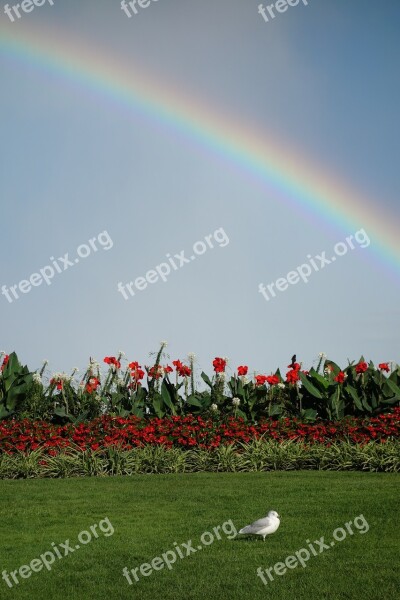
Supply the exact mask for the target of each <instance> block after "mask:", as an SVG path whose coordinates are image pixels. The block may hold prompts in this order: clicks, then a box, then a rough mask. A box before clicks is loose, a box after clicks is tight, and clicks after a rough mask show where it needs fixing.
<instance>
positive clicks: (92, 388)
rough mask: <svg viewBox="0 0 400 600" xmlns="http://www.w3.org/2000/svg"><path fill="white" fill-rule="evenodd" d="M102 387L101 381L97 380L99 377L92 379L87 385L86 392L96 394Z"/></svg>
mask: <svg viewBox="0 0 400 600" xmlns="http://www.w3.org/2000/svg"><path fill="white" fill-rule="evenodd" d="M99 385H100V380H99V379H97V377H91V378H90V379H89V381H88V382H87V384H86V387H85V389H86V391H87V393H88V394H92V393H93V392H95V391H96V390H97V388H98V387H99Z"/></svg>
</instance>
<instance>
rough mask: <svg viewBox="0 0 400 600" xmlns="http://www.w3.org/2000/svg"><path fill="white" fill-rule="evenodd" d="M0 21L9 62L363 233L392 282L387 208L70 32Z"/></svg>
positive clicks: (395, 257)
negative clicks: (96, 100)
mask: <svg viewBox="0 0 400 600" xmlns="http://www.w3.org/2000/svg"><path fill="white" fill-rule="evenodd" d="M19 25H20V26H19V27H18V28H14V27H13V28H12V29H13V30H12V31H10V27H9V26H8V27H6V26H5V24H4V21H3V22H1V23H0V51H1V53H2V55H3V60H4V59H5V60H6V61H8V62H9V63H11V64H13V63H17V64H18V65H19V67H20V66H21V64H22V65H23V66H24V67H25V68H26V69H34V70H36V71H37V72H38V73H40V74H42V75H44V76H48V77H49V80H51V82H52V84H53V85H54V80H57V79H58V81H59V82H60V84H61V85H66V86H73V87H76V88H77V89H78V90H79V91H80V92H81V93H82V95H84V94H87V95H88V96H90V97H93V95H95V96H96V97H98V98H99V99H100V100H103V102H104V104H105V105H110V106H111V107H112V108H113V109H114V110H115V109H116V108H117V109H118V110H119V111H120V112H125V113H127V114H128V115H130V116H131V117H132V118H137V117H138V116H140V117H141V119H144V118H145V119H147V121H148V122H149V123H150V124H151V125H153V126H154V125H156V126H157V127H159V128H161V129H162V130H165V129H167V130H168V131H170V132H173V134H174V135H175V137H177V136H178V137H181V138H182V140H183V141H185V142H187V140H189V141H190V143H192V144H193V145H194V146H195V147H197V148H201V149H203V150H204V151H205V152H206V154H207V155H208V156H209V157H210V158H211V159H215V158H217V159H218V160H222V161H223V162H224V163H225V164H226V165H227V166H228V167H232V166H233V167H234V169H235V173H236V174H237V173H242V175H243V176H244V177H249V179H250V181H251V182H252V183H253V184H255V185H257V186H260V185H261V187H262V189H263V190H264V191H266V192H267V193H268V197H269V198H271V199H273V200H275V201H282V202H284V203H286V204H287V205H288V206H289V207H290V208H291V209H292V210H295V211H296V212H297V213H298V214H300V215H301V216H302V217H303V218H308V219H310V220H311V221H313V222H314V223H315V225H316V226H317V227H319V228H321V227H324V228H325V229H326V230H329V231H330V232H331V233H332V235H333V234H337V232H338V231H339V232H345V233H348V231H349V230H354V228H355V229H357V228H358V227H359V226H360V219H362V225H363V226H364V227H365V228H366V229H367V230H368V231H369V232H370V235H371V238H372V241H373V252H371V253H370V254H369V256H368V262H369V263H370V262H371V261H372V260H374V261H376V262H377V266H378V268H379V269H380V271H382V266H383V267H384V268H385V269H386V270H387V271H388V272H389V275H391V276H392V279H393V274H394V275H395V278H396V281H398V282H400V277H399V275H400V236H399V235H398V231H397V224H396V220H395V219H393V214H392V213H390V212H389V210H388V209H387V210H385V209H383V208H382V206H379V205H378V203H377V202H375V203H374V202H373V201H372V200H371V199H369V198H367V197H365V196H364V195H357V193H356V192H354V191H353V190H352V189H351V188H350V187H349V186H348V185H347V184H345V183H341V182H340V181H339V178H338V177H337V176H334V175H333V174H330V175H328V174H327V173H326V172H325V170H324V168H323V167H322V166H321V165H318V164H315V163H314V164H313V163H312V162H311V161H307V160H306V159H304V158H302V152H301V151H300V150H299V149H298V150H297V149H296V148H294V147H293V146H290V145H288V144H285V143H284V142H283V141H282V140H278V139H277V138H274V137H273V136H272V135H268V136H267V135H266V133H265V131H256V130H252V129H251V128H250V127H248V126H247V125H246V123H245V122H241V121H240V120H238V119H237V118H229V117H227V116H225V115H224V114H223V111H222V110H221V111H218V110H215V109H214V108H213V107H209V106H207V105H206V104H204V103H203V104H202V103H200V102H199V100H198V99H197V98H193V97H190V96H188V95H187V94H186V92H185V90H183V89H179V88H173V87H172V86H168V85H167V84H160V83H159V81H158V80H157V78H156V77H154V78H152V77H151V76H149V75H148V73H144V72H141V71H140V69H139V68H138V67H135V66H134V65H133V64H132V62H131V60H130V59H129V61H130V62H129V64H125V63H124V62H123V61H122V60H121V57H118V56H117V57H115V58H114V59H113V58H112V57H111V55H110V53H109V52H108V51H107V53H106V52H105V51H104V50H102V49H101V48H100V46H97V45H88V44H87V42H86V41H85V40H82V39H81V38H77V37H76V36H75V35H74V33H72V32H68V33H66V32H65V30H62V29H61V28H58V27H56V26H55V25H53V24H52V25H51V26H50V25H46V24H45V25H43V26H42V27H40V26H39V28H37V29H34V30H33V29H31V28H30V29H29V30H28V29H27V28H26V27H25V25H24V22H23V21H21V23H20V24H19Z"/></svg>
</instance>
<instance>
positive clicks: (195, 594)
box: [0, 472, 400, 600]
mask: <svg viewBox="0 0 400 600" xmlns="http://www.w3.org/2000/svg"><path fill="white" fill-rule="evenodd" d="M398 483H399V477H398V475H395V474H393V475H392V474H374V473H371V474H370V473H365V474H364V473H345V472H344V473H343V472H342V473H334V472H293V473H286V472H273V473H221V474H213V473H195V474H190V475H150V476H143V475H142V476H135V477H130V478H126V477H115V478H112V477H111V478H104V479H102V478H87V479H64V480H63V479H60V480H20V481H0V498H1V503H2V519H1V530H0V531H1V535H0V550H1V552H0V556H1V563H0V572H2V571H3V570H4V569H5V570H6V571H7V572H8V573H10V572H11V571H15V570H17V569H19V567H21V566H22V565H27V564H29V563H30V562H31V561H32V560H33V559H35V558H39V557H40V555H41V554H43V553H44V552H46V551H49V550H52V546H51V544H52V542H53V543H55V545H56V546H57V547H58V549H59V551H61V553H62V554H64V552H65V551H64V549H62V547H61V546H60V544H62V543H65V541H66V540H67V539H69V540H70V544H71V546H72V547H74V546H75V544H77V542H78V534H79V533H80V532H82V531H83V530H86V531H88V530H90V526H91V525H94V524H98V523H99V522H100V521H102V520H103V519H105V518H108V519H109V521H110V522H111V524H112V526H113V528H114V530H115V531H114V534H113V535H109V536H106V535H104V533H103V532H101V531H100V529H98V535H99V537H98V538H97V539H96V538H94V539H93V541H91V542H90V543H88V544H87V545H82V544H81V547H80V549H79V550H75V552H74V553H73V554H72V553H70V554H69V555H68V556H65V557H63V558H62V559H61V560H59V559H56V561H55V562H54V564H53V565H52V566H51V571H47V570H46V569H43V570H41V571H40V572H33V573H32V574H31V576H30V577H29V578H26V579H23V578H22V577H21V576H20V575H19V574H17V575H16V577H18V579H19V580H20V583H18V584H15V583H14V585H13V587H12V588H11V589H10V588H9V587H8V586H7V584H6V582H5V581H4V580H3V579H0V598H10V599H11V598H16V599H20V598H21V599H28V598H29V599H32V598H33V599H35V600H36V599H38V600H47V599H49V600H69V599H75V598H76V599H80V600H87V599H93V600H102V599H107V600H114V599H121V600H125V599H127V598H135V599H136V598H137V599H146V600H147V599H148V600H158V599H160V600H186V599H193V600H197V599H198V600H206V599H208V598H215V599H217V600H219V599H227V600H232V599H238V600H239V599H240V600H242V599H243V600H246V599H248V600H250V599H251V600H254V599H256V600H257V599H260V600H261V599H263V600H264V599H265V598H272V599H282V600H283V599H284V600H302V599H304V600H306V599H307V600H309V599H311V600H313V599H318V600H319V599H324V598H326V599H329V600H335V599H339V598H340V599H345V598H348V599H354V600H358V599H360V598H362V599H364V600H377V599H380V598H382V599H385V600H387V598H395V597H398V596H397V594H398V589H399V584H398V583H399V578H398V573H399V566H400V565H399V550H398V548H399V538H400V535H399V516H398V500H399V493H398V490H399V487H398ZM269 509H275V510H277V511H278V512H279V514H280V515H281V526H280V528H279V530H278V531H277V532H276V533H275V534H274V535H272V536H269V537H268V538H267V539H266V541H265V542H263V541H262V539H261V538H257V539H254V538H244V537H242V536H238V537H236V538H232V539H228V536H227V535H225V533H224V532H223V531H221V533H220V535H221V536H222V539H221V540H215V541H214V543H213V544H212V545H209V546H207V547H204V548H203V549H202V550H201V551H200V550H197V551H196V553H192V554H191V555H190V556H189V557H185V558H184V559H180V558H178V559H177V561H176V562H175V564H173V565H172V569H171V570H169V569H167V568H164V569H162V570H158V571H153V572H152V573H151V574H150V575H148V576H147V577H145V576H143V575H142V574H140V571H139V572H137V574H138V576H139V581H138V582H136V581H135V580H134V579H133V576H132V580H133V585H129V584H128V582H127V580H126V579H125V578H124V577H123V575H122V569H123V568H124V567H128V569H129V570H130V569H134V568H135V567H140V565H141V564H142V563H151V562H152V560H153V559H154V558H155V557H161V555H162V554H163V553H165V552H167V551H169V550H174V549H175V546H174V542H176V543H177V544H178V545H179V546H181V545H182V544H184V543H187V542H188V540H192V541H193V546H194V548H197V547H198V545H199V543H200V537H201V535H202V534H203V533H204V532H206V531H209V532H212V530H213V528H214V527H215V526H218V525H223V524H224V523H227V522H228V521H229V520H232V522H233V524H234V526H235V527H236V528H237V529H238V530H239V529H240V528H241V527H243V526H244V525H246V524H248V523H249V522H251V521H252V520H255V519H256V518H259V517H261V516H263V515H265V514H266V512H267V511H268V510H269ZM361 514H363V515H364V517H365V519H366V521H367V522H368V525H369V527H370V529H369V531H368V532H367V533H365V534H363V535H362V534H361V533H360V532H359V531H358V530H357V529H356V528H355V527H353V529H354V531H355V533H354V535H352V536H350V535H349V534H348V535H347V537H346V539H345V540H344V541H342V542H336V544H335V546H334V547H331V548H330V549H329V550H325V551H324V552H323V553H321V554H318V555H317V556H312V557H311V558H310V560H309V561H308V563H307V567H306V568H301V567H300V566H298V567H297V568H294V569H288V570H287V572H286V573H285V574H284V575H282V576H279V575H277V574H276V573H274V572H273V571H272V572H271V574H272V575H273V577H274V581H269V580H268V581H269V582H268V584H267V585H264V584H263V583H262V581H261V579H260V578H259V577H257V575H256V571H257V568H258V567H262V568H263V569H267V568H270V567H273V566H274V564H275V563H277V562H284V561H285V559H286V558H287V557H288V556H289V555H293V554H294V553H295V552H296V551H298V550H300V549H301V548H306V547H307V543H306V540H311V542H314V540H320V538H321V537H322V536H324V537H325V542H329V543H330V542H331V540H333V538H332V533H333V531H334V530H335V529H336V528H338V527H341V526H343V527H344V526H345V523H346V522H349V521H354V519H355V518H356V517H357V516H359V515H361ZM103 529H104V532H105V533H110V532H111V530H110V529H109V527H108V526H107V523H106V522H103ZM225 531H226V532H227V533H230V531H232V529H230V528H229V527H228V525H226V526H225ZM85 541H86V540H85ZM314 547H315V548H316V549H317V551H318V552H319V550H318V545H315V544H314ZM181 551H183V552H184V554H186V550H184V549H183V547H181ZM34 564H35V568H38V566H37V563H34ZM156 566H160V564H159V563H156ZM143 569H144V572H145V573H146V572H147V571H146V567H143ZM278 570H279V569H278ZM23 572H24V574H27V572H26V571H23ZM11 581H12V580H11Z"/></svg>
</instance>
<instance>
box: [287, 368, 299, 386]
mask: <svg viewBox="0 0 400 600" xmlns="http://www.w3.org/2000/svg"><path fill="white" fill-rule="evenodd" d="M299 379H300V377H299V369H292V370H291V371H288V372H287V373H286V381H287V382H288V383H296V382H297V381H299Z"/></svg>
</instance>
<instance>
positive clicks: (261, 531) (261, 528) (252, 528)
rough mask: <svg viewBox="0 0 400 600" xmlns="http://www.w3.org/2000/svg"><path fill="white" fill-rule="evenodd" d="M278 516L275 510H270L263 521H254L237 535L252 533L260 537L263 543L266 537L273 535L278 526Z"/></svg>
mask: <svg viewBox="0 0 400 600" xmlns="http://www.w3.org/2000/svg"><path fill="white" fill-rule="evenodd" d="M280 523H281V522H280V520H279V515H278V513H277V512H276V511H275V510H270V511H269V513H268V515H267V516H266V517H264V518H263V519H258V521H254V523H252V524H251V525H246V527H243V529H241V530H240V531H239V533H252V534H254V535H262V536H263V539H264V542H265V538H266V537H267V535H270V534H271V533H275V531H276V530H277V529H278V527H279V525H280Z"/></svg>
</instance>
